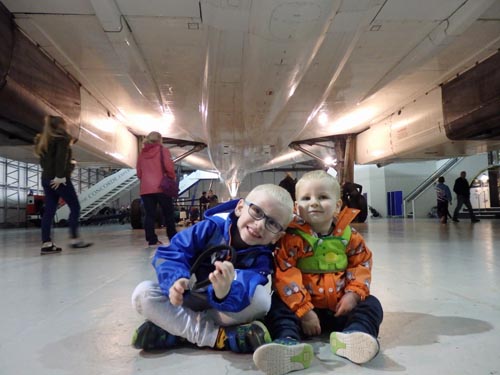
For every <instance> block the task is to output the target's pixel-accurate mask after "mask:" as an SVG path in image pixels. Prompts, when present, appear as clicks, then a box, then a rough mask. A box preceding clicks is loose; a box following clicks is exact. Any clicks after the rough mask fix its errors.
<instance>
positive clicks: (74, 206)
mask: <svg viewBox="0 0 500 375" xmlns="http://www.w3.org/2000/svg"><path fill="white" fill-rule="evenodd" d="M42 186H43V191H44V192H45V209H44V211H43V215H42V242H49V241H52V240H51V236H50V230H51V226H52V222H53V220H54V216H55V214H56V210H57V205H58V203H59V198H62V199H64V201H65V202H66V204H67V205H68V207H69V210H70V212H69V217H68V225H69V233H70V236H71V238H78V220H79V218H80V202H79V201H78V196H77V195H76V191H75V187H74V186H73V184H72V183H71V180H70V179H69V178H68V179H67V182H66V185H63V184H60V185H59V187H58V188H57V189H56V190H54V189H52V188H51V187H50V180H48V179H45V178H42Z"/></svg>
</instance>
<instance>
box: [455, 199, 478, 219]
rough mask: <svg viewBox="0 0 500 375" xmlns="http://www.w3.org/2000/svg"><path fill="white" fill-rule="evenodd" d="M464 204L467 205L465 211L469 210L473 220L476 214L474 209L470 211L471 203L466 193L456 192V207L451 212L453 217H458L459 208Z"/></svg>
mask: <svg viewBox="0 0 500 375" xmlns="http://www.w3.org/2000/svg"><path fill="white" fill-rule="evenodd" d="M464 204H465V207H467V211H469V214H470V219H471V220H475V219H476V215H474V211H472V205H471V203H470V197H469V196H468V195H459V194H457V207H456V208H455V211H454V212H453V219H454V220H455V219H458V214H459V213H460V209H461V208H462V206H463V205H464Z"/></svg>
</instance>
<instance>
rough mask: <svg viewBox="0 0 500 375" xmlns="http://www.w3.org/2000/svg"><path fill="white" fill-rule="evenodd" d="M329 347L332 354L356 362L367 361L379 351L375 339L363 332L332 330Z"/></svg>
mask: <svg viewBox="0 0 500 375" xmlns="http://www.w3.org/2000/svg"><path fill="white" fill-rule="evenodd" d="M330 347H331V349H332V352H333V353H334V354H336V355H338V356H340V357H344V358H347V359H348V360H349V361H351V362H354V363H357V364H362V363H366V362H368V361H369V360H371V359H372V358H374V357H375V356H376V355H377V353H378V351H379V344H378V341H377V339H376V338H375V337H373V336H371V335H369V334H368V333H364V332H332V333H331V335H330Z"/></svg>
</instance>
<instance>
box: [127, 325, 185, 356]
mask: <svg viewBox="0 0 500 375" xmlns="http://www.w3.org/2000/svg"><path fill="white" fill-rule="evenodd" d="M178 342H179V337H178V336H174V335H172V334H170V333H168V332H167V331H165V330H164V329H163V328H160V327H158V326H157V325H156V324H154V323H153V322H150V321H149V320H146V321H145V322H144V323H143V324H142V325H141V326H140V327H139V328H137V329H136V330H135V332H134V335H133V337H132V346H133V347H134V348H136V349H143V350H144V351H149V350H158V349H167V348H172V347H174V346H176V345H177V344H178Z"/></svg>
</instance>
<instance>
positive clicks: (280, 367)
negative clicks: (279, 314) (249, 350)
mask: <svg viewBox="0 0 500 375" xmlns="http://www.w3.org/2000/svg"><path fill="white" fill-rule="evenodd" d="M313 358H314V353H313V348H312V346H311V345H309V344H304V343H299V342H297V341H295V340H291V339H278V340H275V341H274V342H272V343H270V344H265V345H262V346H259V347H258V348H257V349H256V350H255V352H254V353H253V362H254V363H255V366H257V368H258V369H259V370H261V371H263V372H264V373H266V374H267V375H282V374H287V373H289V372H292V371H298V370H303V369H305V368H308V367H309V366H310V365H311V361H312V359H313Z"/></svg>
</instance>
